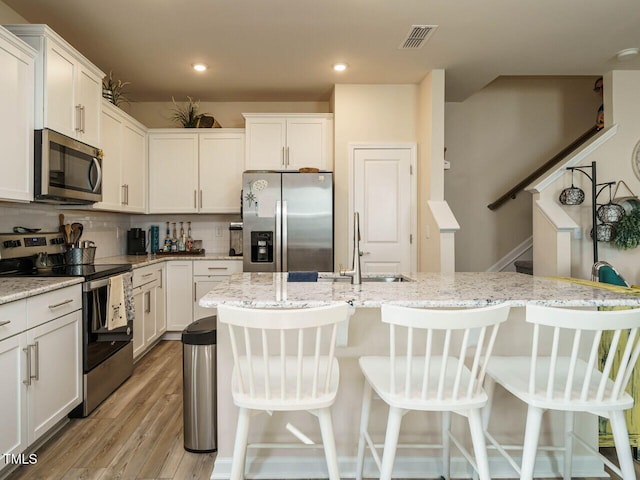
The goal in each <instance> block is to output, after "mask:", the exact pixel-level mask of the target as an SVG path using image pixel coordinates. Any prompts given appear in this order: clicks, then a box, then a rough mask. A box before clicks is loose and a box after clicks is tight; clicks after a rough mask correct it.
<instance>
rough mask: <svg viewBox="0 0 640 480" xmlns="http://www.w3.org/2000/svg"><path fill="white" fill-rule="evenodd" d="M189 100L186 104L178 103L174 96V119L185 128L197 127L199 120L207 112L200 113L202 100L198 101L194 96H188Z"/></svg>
mask: <svg viewBox="0 0 640 480" xmlns="http://www.w3.org/2000/svg"><path fill="white" fill-rule="evenodd" d="M187 99H188V100H189V101H188V102H187V104H186V105H185V106H181V105H178V104H177V103H176V101H175V99H174V98H173V97H171V100H173V105H174V107H173V116H172V117H171V119H172V120H174V121H176V122H177V123H179V124H180V125H182V126H183V127H184V128H196V127H197V126H198V123H199V121H200V120H201V119H202V117H204V116H205V115H206V114H205V113H198V108H199V107H200V100H198V101H197V102H194V101H193V98H191V97H189V96H187Z"/></svg>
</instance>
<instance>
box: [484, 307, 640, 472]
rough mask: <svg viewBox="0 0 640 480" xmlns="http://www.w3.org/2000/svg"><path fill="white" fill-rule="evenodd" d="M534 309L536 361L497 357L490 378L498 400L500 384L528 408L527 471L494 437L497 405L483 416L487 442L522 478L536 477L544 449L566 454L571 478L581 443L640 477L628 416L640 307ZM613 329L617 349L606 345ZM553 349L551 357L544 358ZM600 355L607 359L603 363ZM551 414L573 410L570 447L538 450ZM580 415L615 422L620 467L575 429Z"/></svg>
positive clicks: (567, 435)
mask: <svg viewBox="0 0 640 480" xmlns="http://www.w3.org/2000/svg"><path fill="white" fill-rule="evenodd" d="M526 308H527V309H526V320H527V322H530V323H532V324H533V342H532V348H531V355H530V356H526V357H493V358H492V359H491V360H490V361H489V365H488V367H487V379H486V390H487V393H488V394H489V396H490V397H492V395H493V390H494V388H495V384H496V383H497V384H499V385H501V386H503V387H504V388H505V389H506V390H507V391H509V392H510V393H512V394H513V395H515V396H516V397H517V398H518V399H520V400H522V401H523V402H525V403H526V404H527V406H528V409H527V420H526V427H525V438H524V445H523V447H522V450H523V454H522V465H521V466H518V465H517V463H516V462H515V460H514V459H513V458H512V456H511V455H510V454H509V453H508V451H507V448H505V447H504V446H503V445H500V444H499V443H498V441H496V439H494V438H493V437H492V436H491V435H490V434H489V433H488V432H487V431H486V426H487V425H488V422H489V416H490V412H491V410H490V409H491V405H490V404H489V405H488V406H487V408H486V410H485V413H484V415H483V422H484V426H485V434H486V436H487V438H488V439H489V441H490V442H491V443H492V444H493V445H494V446H495V447H496V449H497V450H498V451H499V452H500V453H501V454H502V455H503V456H504V457H505V458H506V459H507V460H508V461H509V463H510V464H511V465H512V466H513V468H514V469H515V470H516V471H517V472H518V473H519V474H520V478H521V479H525V480H528V479H531V478H533V470H534V464H535V459H536V452H537V450H538V449H540V450H543V449H544V450H561V451H564V462H563V463H564V465H563V470H564V471H563V476H564V480H570V479H571V471H572V468H571V467H572V465H571V460H572V450H573V440H574V439H575V440H577V441H578V442H579V443H580V444H582V446H583V447H585V448H586V449H587V450H588V451H589V452H591V453H592V454H594V455H597V456H598V457H599V458H600V459H602V461H603V462H604V463H605V464H607V465H608V466H609V467H610V468H611V469H612V470H613V471H614V472H615V473H616V474H618V475H619V476H621V477H622V478H624V479H625V480H627V479H635V478H636V477H635V472H634V467H633V459H632V457H631V449H630V446H629V437H628V433H627V425H626V422H625V418H624V410H626V409H628V408H631V407H632V406H633V398H632V397H631V396H630V395H629V394H628V393H627V392H625V389H626V387H627V384H628V383H629V379H630V378H631V374H632V372H633V368H634V367H635V365H636V361H637V359H638V355H639V354H640V342H639V341H638V340H639V335H638V328H639V327H640V309H634V310H617V311H586V310H571V309H565V308H551V307H543V306H536V305H528V306H527V307H526ZM607 331H608V332H611V334H612V341H611V343H610V346H609V347H605V344H606V342H604V343H602V342H601V339H602V338H603V334H604V333H605V332H607ZM548 346H550V349H549V348H548ZM563 346H564V347H565V348H564V350H566V351H565V352H563V351H562V350H563ZM545 348H546V349H547V350H550V351H548V352H546V351H545V352H544V353H541V350H543V349H545ZM598 351H600V354H598ZM581 353H582V355H581ZM599 355H600V356H601V357H602V359H603V361H602V363H601V364H599V362H598V356H599ZM614 358H615V365H614ZM547 410H559V411H563V412H565V422H564V423H565V431H564V446H561V447H557V446H550V447H547V446H545V447H538V440H539V435H540V425H541V422H542V415H543V413H544V412H545V411H547ZM575 412H586V413H592V414H594V415H599V416H602V417H606V418H608V419H609V420H610V421H611V427H612V430H613V436H614V443H615V446H616V452H617V454H618V460H619V463H620V468H618V467H617V466H616V465H614V464H613V463H612V462H610V461H609V460H608V459H606V458H605V457H604V456H603V455H601V454H600V453H599V452H598V451H597V450H596V449H594V448H592V447H591V445H590V444H589V443H587V442H586V441H585V440H584V439H583V438H581V437H580V436H578V435H577V434H576V433H575V432H574V431H573V424H574V413H575Z"/></svg>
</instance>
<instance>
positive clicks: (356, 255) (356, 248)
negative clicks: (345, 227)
mask: <svg viewBox="0 0 640 480" xmlns="http://www.w3.org/2000/svg"><path fill="white" fill-rule="evenodd" d="M361 256H362V252H360V214H359V213H358V212H354V213H353V266H352V267H351V270H340V275H342V276H346V277H351V284H352V285H360V284H361V283H362V272H361V271H360V257H361Z"/></svg>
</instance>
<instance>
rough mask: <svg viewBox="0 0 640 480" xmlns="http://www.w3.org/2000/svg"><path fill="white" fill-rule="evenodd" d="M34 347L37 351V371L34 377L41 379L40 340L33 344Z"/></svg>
mask: <svg viewBox="0 0 640 480" xmlns="http://www.w3.org/2000/svg"><path fill="white" fill-rule="evenodd" d="M33 349H34V350H35V352H36V373H35V375H34V376H33V377H32V378H34V379H35V380H40V353H39V352H40V348H39V344H38V342H36V343H34V344H33Z"/></svg>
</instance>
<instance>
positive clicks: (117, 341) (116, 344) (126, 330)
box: [82, 278, 133, 373]
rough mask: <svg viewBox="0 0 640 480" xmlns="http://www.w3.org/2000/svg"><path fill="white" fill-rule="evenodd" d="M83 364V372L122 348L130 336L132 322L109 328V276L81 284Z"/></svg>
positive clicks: (129, 339)
mask: <svg viewBox="0 0 640 480" xmlns="http://www.w3.org/2000/svg"><path fill="white" fill-rule="evenodd" d="M82 302H83V340H84V348H83V363H84V371H85V373H87V372H89V371H90V370H92V369H93V368H94V367H96V366H97V365H99V364H100V363H102V362H103V361H105V360H106V359H107V358H109V357H110V356H111V355H113V354H114V353H115V352H117V351H118V350H120V349H121V348H123V347H125V346H126V345H127V344H128V343H129V342H131V339H132V338H133V321H132V320H129V321H127V326H123V327H120V328H114V329H111V330H109V328H108V327H107V318H108V305H109V279H108V278H102V279H100V280H93V281H89V282H85V283H84V285H83V294H82Z"/></svg>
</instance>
